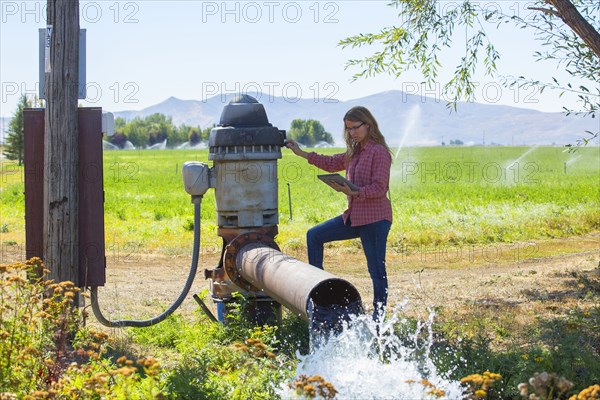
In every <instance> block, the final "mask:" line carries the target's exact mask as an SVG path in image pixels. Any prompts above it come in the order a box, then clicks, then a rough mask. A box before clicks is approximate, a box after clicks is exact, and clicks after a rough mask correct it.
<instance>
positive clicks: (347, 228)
mask: <svg viewBox="0 0 600 400" xmlns="http://www.w3.org/2000/svg"><path fill="white" fill-rule="evenodd" d="M344 140H345V141H346V152H345V153H341V154H335V155H333V156H325V155H320V154H317V153H314V152H311V153H308V152H306V151H304V150H302V149H301V148H300V147H299V146H298V143H296V142H295V141H293V140H288V141H287V147H288V148H290V149H291V150H292V151H293V152H294V154H296V155H298V156H300V157H303V158H306V159H307V160H308V162H309V163H310V164H312V165H315V166H316V167H318V168H320V169H323V170H325V171H328V172H338V171H341V170H346V179H348V180H349V181H350V182H352V183H354V184H355V185H357V186H358V187H359V189H358V190H354V191H353V190H352V189H350V187H349V186H348V185H347V184H346V183H344V184H342V185H339V184H336V183H333V185H335V187H334V189H335V190H337V191H338V192H342V193H344V194H345V195H347V196H348V209H347V210H346V211H344V213H343V214H342V215H340V216H338V217H335V218H333V219H330V220H328V221H325V222H323V223H321V224H319V225H317V226H315V227H313V228H311V229H309V231H308V232H307V234H306V241H307V250H308V262H309V264H311V265H314V266H315V267H317V268H321V269H323V245H324V244H325V243H328V242H333V241H336V240H346V239H353V238H357V237H360V240H361V243H362V247H363V251H364V253H365V256H366V258H367V266H368V268H369V274H370V275H371V280H372V281H373V308H374V312H373V319H375V320H379V319H380V318H381V317H382V316H383V315H384V313H385V306H386V303H387V294H388V283H387V275H386V271H385V251H386V242H387V237H388V233H389V231H390V226H391V225H392V205H391V203H390V200H389V199H388V197H387V196H386V194H387V191H388V190H389V181H390V167H391V164H392V155H391V152H390V149H389V147H388V145H387V144H386V142H385V138H384V137H383V135H382V134H381V131H380V130H379V126H378V125H377V121H376V120H375V118H374V117H373V115H372V114H371V112H370V111H369V110H368V109H366V108H365V107H360V106H359V107H353V108H351V109H350V110H349V111H348V112H347V113H346V115H345V116H344Z"/></svg>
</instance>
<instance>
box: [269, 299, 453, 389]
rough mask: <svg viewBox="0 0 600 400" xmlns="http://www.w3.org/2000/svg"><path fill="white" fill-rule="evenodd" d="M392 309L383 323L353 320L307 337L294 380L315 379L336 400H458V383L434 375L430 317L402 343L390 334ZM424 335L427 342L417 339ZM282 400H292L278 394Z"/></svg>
mask: <svg viewBox="0 0 600 400" xmlns="http://www.w3.org/2000/svg"><path fill="white" fill-rule="evenodd" d="M399 315H400V309H395V310H394V311H393V313H392V314H391V315H390V316H388V318H387V319H386V321H384V322H381V323H375V322H374V321H373V320H372V318H371V317H370V316H368V315H365V314H362V315H360V316H353V317H352V318H351V320H350V322H349V323H343V329H342V330H341V332H339V333H337V334H331V335H329V336H319V335H318V334H314V333H311V338H310V340H311V346H310V348H311V350H310V352H309V354H307V355H304V356H302V355H299V360H300V361H299V363H298V365H297V368H296V377H299V376H301V375H306V376H315V375H319V376H320V377H322V378H323V379H324V380H325V381H327V382H330V383H331V384H332V385H333V387H334V388H335V390H337V392H338V393H337V396H336V398H339V399H411V400H413V399H431V398H438V396H441V397H442V398H450V399H458V398H463V390H462V388H461V386H460V382H458V381H451V380H449V379H447V378H445V377H444V376H443V374H441V373H440V372H438V370H437V368H436V366H435V365H434V363H433V361H432V359H431V354H430V349H431V346H432V342H433V331H432V324H433V317H434V314H433V313H430V316H429V318H428V320H427V321H424V322H422V323H420V324H418V325H417V327H416V328H415V331H414V332H413V333H411V334H408V335H406V337H399V336H398V335H397V334H396V331H397V329H395V327H396V328H397V327H398V324H404V325H406V324H407V322H406V321H405V320H401V319H400V317H399ZM424 333H425V334H426V335H427V340H425V341H423V339H422V338H421V339H420V340H419V339H418V338H419V337H422V335H423V334H424ZM280 395H281V397H282V398H286V399H288V398H294V397H295V392H294V391H293V389H289V388H286V389H282V390H281V393H280Z"/></svg>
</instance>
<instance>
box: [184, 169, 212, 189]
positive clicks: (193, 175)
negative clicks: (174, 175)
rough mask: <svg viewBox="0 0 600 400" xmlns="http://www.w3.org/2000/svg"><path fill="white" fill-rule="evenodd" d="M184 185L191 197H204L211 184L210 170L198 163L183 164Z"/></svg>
mask: <svg viewBox="0 0 600 400" xmlns="http://www.w3.org/2000/svg"><path fill="white" fill-rule="evenodd" d="M182 173H183V184H184V186H185V191H186V192H188V194H190V195H191V196H204V194H205V193H206V191H207V190H208V188H210V187H212V186H211V184H210V168H209V167H208V165H207V164H205V163H203V162H198V161H188V162H186V163H184V164H183V168H182Z"/></svg>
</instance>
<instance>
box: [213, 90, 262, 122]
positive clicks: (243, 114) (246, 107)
mask: <svg viewBox="0 0 600 400" xmlns="http://www.w3.org/2000/svg"><path fill="white" fill-rule="evenodd" d="M219 126H235V127H243V126H271V124H270V123H269V119H268V118H267V113H266V111H265V107H264V106H263V105H262V104H260V103H259V102H258V101H257V100H256V99H255V98H254V97H252V96H248V95H247V94H242V95H238V96H236V97H235V98H234V99H233V100H231V101H230V102H229V104H227V105H226V106H225V107H224V108H223V112H222V113H221V120H220V122H219Z"/></svg>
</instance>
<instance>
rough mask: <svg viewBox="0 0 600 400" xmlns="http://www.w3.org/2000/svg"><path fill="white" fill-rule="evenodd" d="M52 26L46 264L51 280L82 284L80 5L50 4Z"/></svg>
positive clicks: (54, 0) (70, 1)
mask: <svg viewBox="0 0 600 400" xmlns="http://www.w3.org/2000/svg"><path fill="white" fill-rule="evenodd" d="M47 4H48V8H47V11H48V19H47V20H48V25H50V26H52V32H51V39H50V54H49V57H50V58H49V60H50V63H49V65H47V67H46V75H45V79H46V86H45V96H46V111H45V112H46V114H45V126H44V136H45V137H44V164H45V165H44V169H45V179H44V239H45V240H44V262H45V264H46V267H47V268H48V269H49V270H50V279H54V281H56V282H62V281H71V282H74V283H75V284H77V282H79V276H78V275H79V251H78V243H79V233H78V232H79V225H78V222H79V221H78V216H79V195H78V172H77V163H78V154H77V149H78V145H77V144H78V143H77V97H78V96H77V94H78V90H77V89H78V83H79V69H78V68H79V1H78V0H66V1H65V0H48V3H47Z"/></svg>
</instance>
